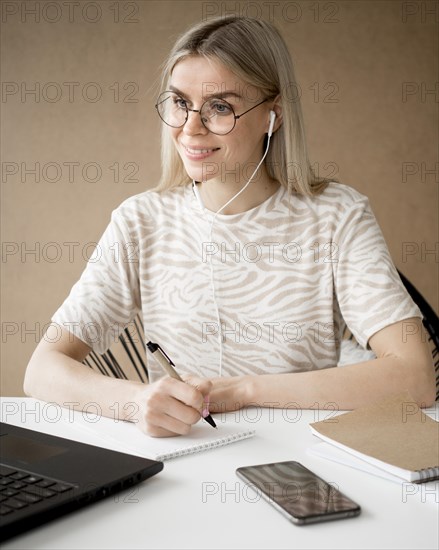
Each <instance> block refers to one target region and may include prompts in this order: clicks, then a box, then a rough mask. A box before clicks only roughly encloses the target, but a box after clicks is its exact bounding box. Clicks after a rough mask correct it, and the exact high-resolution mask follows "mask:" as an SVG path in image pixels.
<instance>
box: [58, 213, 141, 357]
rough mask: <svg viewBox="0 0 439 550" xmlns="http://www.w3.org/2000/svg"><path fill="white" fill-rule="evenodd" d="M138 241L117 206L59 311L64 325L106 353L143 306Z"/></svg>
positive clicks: (91, 345) (59, 318) (98, 350)
mask: <svg viewBox="0 0 439 550" xmlns="http://www.w3.org/2000/svg"><path fill="white" fill-rule="evenodd" d="M138 268H139V260H138V243H137V242H135V240H134V239H133V238H132V237H131V236H130V233H129V230H128V228H127V225H126V223H125V222H124V219H123V217H122V215H121V214H120V212H119V211H118V210H115V211H114V212H113V214H112V216H111V221H110V223H109V225H108V226H107V228H106V230H105V232H104V234H103V235H102V237H101V239H100V241H99V243H98V244H97V246H96V248H95V250H94V252H93V255H92V256H91V258H90V259H89V261H88V263H87V265H86V267H85V269H84V271H83V273H82V275H81V277H80V279H79V280H78V282H77V283H75V285H74V286H73V287H72V289H71V291H70V294H69V296H68V297H67V299H66V300H65V301H64V303H63V304H62V305H61V307H60V308H59V309H58V310H57V311H56V312H55V314H54V315H53V317H52V322H53V323H55V324H58V325H61V326H62V327H63V328H64V329H66V330H68V331H69V332H71V333H73V334H74V335H75V336H77V337H78V338H79V339H80V340H82V341H83V342H85V343H86V344H88V345H89V346H90V347H91V348H92V349H93V350H94V351H96V352H98V353H104V352H105V351H106V350H107V349H108V348H109V347H111V345H112V343H113V342H115V341H116V340H117V338H118V336H119V334H120V333H121V331H122V330H123V328H124V327H125V326H126V325H127V324H128V323H129V322H130V321H131V320H132V319H133V318H134V317H135V315H136V314H137V313H138V311H139V310H140V289H139V276H138Z"/></svg>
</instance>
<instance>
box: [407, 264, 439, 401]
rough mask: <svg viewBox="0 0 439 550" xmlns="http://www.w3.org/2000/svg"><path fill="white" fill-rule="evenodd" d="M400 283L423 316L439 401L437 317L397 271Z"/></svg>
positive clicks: (438, 326)
mask: <svg viewBox="0 0 439 550" xmlns="http://www.w3.org/2000/svg"><path fill="white" fill-rule="evenodd" d="M398 273H399V276H400V277H401V281H402V282H403V284H404V286H405V287H406V289H407V291H408V293H409V294H410V296H411V297H412V300H413V301H414V302H415V304H416V305H417V306H418V307H419V309H420V310H421V313H422V315H423V319H422V323H423V325H424V327H425V330H426V331H427V335H428V343H429V345H430V350H431V354H432V357H433V363H434V370H435V375H436V401H438V400H439V317H438V316H437V315H436V313H435V311H434V310H433V308H432V307H431V306H430V304H429V303H428V302H427V301H426V300H425V298H424V297H423V296H422V294H421V293H420V292H419V291H418V290H417V289H416V288H415V286H413V285H412V283H411V282H410V281H409V280H408V279H407V277H405V276H404V275H403V274H402V273H401V272H400V271H399V270H398Z"/></svg>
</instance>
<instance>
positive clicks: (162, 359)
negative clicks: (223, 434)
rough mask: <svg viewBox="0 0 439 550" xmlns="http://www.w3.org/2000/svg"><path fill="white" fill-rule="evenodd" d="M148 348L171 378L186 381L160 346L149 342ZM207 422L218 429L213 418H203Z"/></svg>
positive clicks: (208, 416)
mask: <svg viewBox="0 0 439 550" xmlns="http://www.w3.org/2000/svg"><path fill="white" fill-rule="evenodd" d="M146 347H147V348H148V349H149V351H150V352H151V353H152V354H154V357H155V359H157V361H158V362H159V363H160V365H161V366H162V367H163V368H164V369H165V371H166V372H167V374H169V376H170V377H171V378H175V379H176V380H180V381H181V382H184V380H182V379H181V377H180V375H179V374H178V372H177V371H176V370H175V368H174V367H175V365H174V363H173V362H172V361H171V359H170V358H169V357H168V356H167V355H166V353H165V352H164V351H163V350H162V348H161V347H160V346H159V345H158V344H154V342H148V343H147V344H146ZM203 418H204V420H205V421H206V422H208V423H209V424H210V425H211V426H212V427H213V428H216V424H215V422H214V420H213V418H212V417H211V416H210V414H208V415H207V416H206V417H203Z"/></svg>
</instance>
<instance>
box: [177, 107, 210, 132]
mask: <svg viewBox="0 0 439 550" xmlns="http://www.w3.org/2000/svg"><path fill="white" fill-rule="evenodd" d="M183 132H184V133H185V134H187V135H188V136H190V135H195V134H207V133H208V132H209V130H208V129H207V128H206V127H205V126H204V124H203V123H202V122H201V116H200V111H199V110H196V109H191V110H188V118H187V120H186V124H185V125H184V126H183Z"/></svg>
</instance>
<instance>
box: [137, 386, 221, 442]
mask: <svg viewBox="0 0 439 550" xmlns="http://www.w3.org/2000/svg"><path fill="white" fill-rule="evenodd" d="M211 388H212V383H211V382H210V381H209V380H206V379H203V378H196V377H187V378H186V381H185V382H182V381H180V380H176V379H174V378H171V377H169V376H165V377H164V378H161V379H160V380H158V381H157V382H153V383H152V384H145V385H143V384H142V385H139V386H138V387H137V388H136V394H135V396H134V401H135V404H136V409H137V410H136V413H135V415H134V417H133V418H131V420H132V421H134V422H135V423H136V425H137V427H138V428H139V429H140V430H141V431H142V432H144V433H145V434H147V435H149V436H152V437H169V436H175V435H185V434H188V433H189V431H190V429H191V426H192V425H193V424H195V423H196V422H198V421H199V420H200V418H201V417H202V414H203V411H204V410H205V409H206V404H207V403H208V395H209V392H210V390H211Z"/></svg>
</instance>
